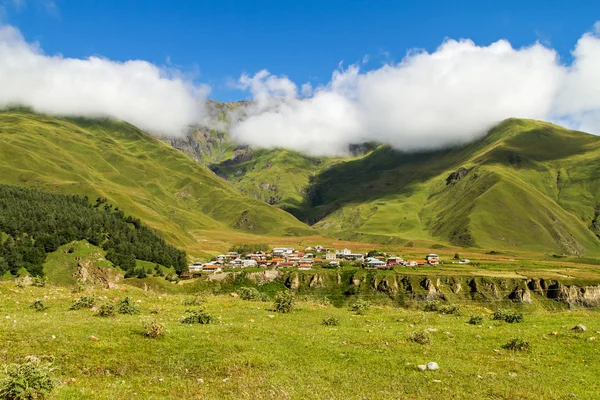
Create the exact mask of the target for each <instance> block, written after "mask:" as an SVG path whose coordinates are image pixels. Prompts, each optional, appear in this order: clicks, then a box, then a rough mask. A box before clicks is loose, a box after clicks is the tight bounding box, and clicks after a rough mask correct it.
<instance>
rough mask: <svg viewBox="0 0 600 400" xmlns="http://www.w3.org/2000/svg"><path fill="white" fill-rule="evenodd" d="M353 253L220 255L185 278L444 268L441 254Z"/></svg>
mask: <svg viewBox="0 0 600 400" xmlns="http://www.w3.org/2000/svg"><path fill="white" fill-rule="evenodd" d="M369 254H371V253H353V252H352V251H351V250H350V249H343V250H334V249H327V248H325V247H323V246H320V245H317V246H315V247H306V248H305V249H304V250H303V251H299V250H296V249H294V248H291V247H276V248H274V249H273V250H272V251H271V252H262V251H259V252H256V253H249V254H239V253H237V252H233V251H230V252H228V253H227V254H221V255H219V256H217V257H215V258H214V259H213V260H212V261H210V262H208V263H203V262H195V263H193V264H191V265H189V267H188V274H185V276H182V277H192V276H193V275H196V274H199V273H218V272H222V271H224V270H226V269H242V268H274V269H285V268H297V269H298V270H300V271H302V270H310V269H312V268H313V267H321V268H339V267H341V266H343V265H344V264H353V265H355V266H357V265H360V266H361V267H362V268H364V269H374V270H377V269H378V270H390V269H393V268H394V267H419V266H437V265H440V264H443V262H442V261H441V260H440V256H439V255H438V254H434V253H431V254H427V255H426V256H425V257H424V258H423V259H411V260H405V259H403V258H402V257H399V256H394V255H388V254H385V253H377V255H373V256H370V255H369ZM458 263H459V264H469V263H470V261H469V260H468V259H461V260H460V261H459V262H458Z"/></svg>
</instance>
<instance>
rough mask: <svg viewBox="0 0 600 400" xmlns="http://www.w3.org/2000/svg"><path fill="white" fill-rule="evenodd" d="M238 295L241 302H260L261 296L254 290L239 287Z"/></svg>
mask: <svg viewBox="0 0 600 400" xmlns="http://www.w3.org/2000/svg"><path fill="white" fill-rule="evenodd" d="M238 294H239V295H240V299H242V300H252V301H258V300H262V295H261V293H260V292H259V291H258V290H257V289H256V288H252V287H241V288H239V289H238Z"/></svg>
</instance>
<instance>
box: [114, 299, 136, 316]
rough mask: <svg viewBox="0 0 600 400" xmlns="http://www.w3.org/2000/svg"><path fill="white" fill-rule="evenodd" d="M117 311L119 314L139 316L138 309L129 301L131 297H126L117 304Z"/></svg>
mask: <svg viewBox="0 0 600 400" xmlns="http://www.w3.org/2000/svg"><path fill="white" fill-rule="evenodd" d="M117 311H118V312H119V314H129V315H133V314H139V313H140V307H139V306H138V305H137V304H135V303H134V302H133V300H131V297H129V296H127V297H125V298H124V299H123V300H121V301H119V303H117Z"/></svg>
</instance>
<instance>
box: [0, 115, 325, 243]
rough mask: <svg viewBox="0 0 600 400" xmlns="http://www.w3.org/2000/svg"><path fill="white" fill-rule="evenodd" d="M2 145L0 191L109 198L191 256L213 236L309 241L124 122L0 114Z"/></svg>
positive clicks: (284, 217) (301, 228)
mask: <svg viewBox="0 0 600 400" xmlns="http://www.w3.org/2000/svg"><path fill="white" fill-rule="evenodd" d="M0 143H1V145H0V183H5V184H13V185H22V186H35V187H38V188H41V189H44V190H47V191H53V192H57V193H64V194H81V195H87V196H89V197H90V198H91V199H95V198H97V197H106V198H108V199H109V201H110V202H111V203H112V204H114V205H115V206H118V207H119V208H120V209H122V210H124V211H125V212H126V213H127V214H128V215H132V216H133V217H136V218H140V219H141V220H142V221H143V222H144V223H145V224H146V225H148V226H149V227H151V228H153V229H154V230H156V231H158V232H160V233H161V234H162V235H163V237H165V238H166V239H167V240H168V241H169V242H170V243H173V244H175V245H177V246H180V247H183V248H185V249H186V250H188V252H190V253H192V254H202V252H203V251H204V250H206V249H207V248H206V245H203V242H204V241H205V239H207V238H208V239H210V238H211V237H212V235H213V233H215V232H218V233H219V237H224V236H227V235H238V233H236V232H239V233H240V234H241V233H251V234H261V235H279V236H281V235H304V234H313V233H314V231H313V230H312V229H311V228H309V227H307V226H306V225H304V224H303V223H301V222H299V221H298V220H297V219H296V218H294V217H293V216H292V215H290V214H288V213H286V212H284V211H282V210H280V209H278V208H276V207H272V206H270V205H268V204H266V203H264V202H261V201H257V200H254V199H250V198H247V197H245V196H243V195H242V194H241V193H240V192H239V191H238V190H236V189H235V188H234V187H233V186H232V185H231V184H230V183H228V182H226V181H224V180H223V179H221V178H219V177H218V176H216V175H215V174H214V173H213V172H212V171H210V170H209V169H208V168H207V167H205V166H204V165H202V164H201V163H197V162H195V161H193V160H192V159H190V158H189V157H187V156H186V155H184V154H182V153H181V152H179V151H177V150H175V149H173V148H172V147H171V146H169V145H168V144H166V143H164V142H163V141H160V140H158V139H156V138H154V137H153V136H150V135H148V134H146V133H145V132H143V131H141V130H139V129H137V128H135V127H134V126H132V125H130V124H127V123H125V122H118V121H113V120H108V119H84V118H54V117H49V116H44V115H39V114H34V113H31V112H27V111H23V110H12V111H11V110H9V111H4V112H1V113H0Z"/></svg>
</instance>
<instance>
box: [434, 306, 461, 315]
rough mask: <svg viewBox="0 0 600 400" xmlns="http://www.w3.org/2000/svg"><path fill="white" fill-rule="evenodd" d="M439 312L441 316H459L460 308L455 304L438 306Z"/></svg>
mask: <svg viewBox="0 0 600 400" xmlns="http://www.w3.org/2000/svg"><path fill="white" fill-rule="evenodd" d="M439 312H440V313H442V314H449V315H450V314H454V315H460V306H457V305H456V304H445V305H442V306H440V309H439Z"/></svg>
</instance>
